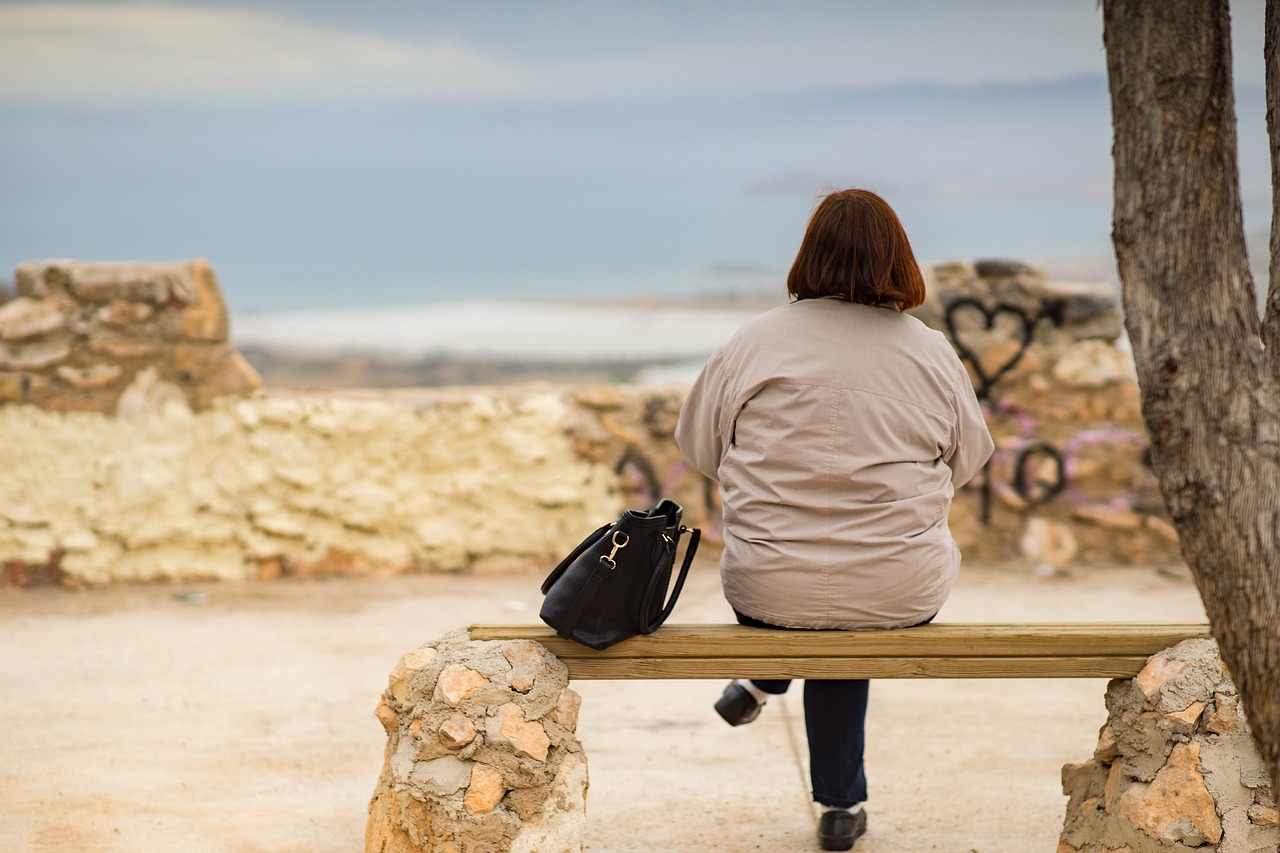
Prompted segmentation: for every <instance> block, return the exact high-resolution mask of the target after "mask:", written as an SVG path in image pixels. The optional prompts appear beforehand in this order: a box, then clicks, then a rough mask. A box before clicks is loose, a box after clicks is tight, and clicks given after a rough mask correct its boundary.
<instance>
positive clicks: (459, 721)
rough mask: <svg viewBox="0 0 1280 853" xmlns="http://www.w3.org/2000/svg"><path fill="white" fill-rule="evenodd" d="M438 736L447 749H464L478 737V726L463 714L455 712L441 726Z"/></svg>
mask: <svg viewBox="0 0 1280 853" xmlns="http://www.w3.org/2000/svg"><path fill="white" fill-rule="evenodd" d="M437 736H438V737H439V739H440V743H441V744H442V745H443V746H444V748H445V749H453V750H457V749H462V748H463V747H465V746H467V745H468V744H470V743H471V742H472V741H474V740H475V739H476V727H475V726H474V725H472V723H471V721H470V720H468V719H467V718H466V717H465V716H463V715H462V714H454V715H453V716H452V717H450V718H449V719H447V720H445V722H444V723H443V725H441V726H440V731H439V733H438V735H437Z"/></svg>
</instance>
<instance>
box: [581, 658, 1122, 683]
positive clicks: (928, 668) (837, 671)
mask: <svg viewBox="0 0 1280 853" xmlns="http://www.w3.org/2000/svg"><path fill="white" fill-rule="evenodd" d="M1146 662H1147V658H1146V657H1145V656H1141V655H1138V656H1117V657H998V658H982V657H968V658H901V657H898V658H832V657H822V658H778V659H775V660H768V659H766V658H632V659H625V658H597V659H590V658H572V659H568V660H564V663H565V665H566V666H567V667H568V668H569V677H570V678H572V679H595V680H600V679H642V678H643V679H649V678H664V679H665V678H716V679H719V678H1130V677H1132V676H1134V675H1137V674H1138V672H1140V671H1141V670H1142V667H1143V666H1144V665H1145V664H1146Z"/></svg>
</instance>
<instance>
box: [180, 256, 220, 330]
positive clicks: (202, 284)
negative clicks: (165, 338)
mask: <svg viewBox="0 0 1280 853" xmlns="http://www.w3.org/2000/svg"><path fill="white" fill-rule="evenodd" d="M189 270H190V287H189V288H188V290H187V292H186V293H185V294H183V295H184V296H185V297H186V301H187V303H188V304H187V305H186V307H185V308H184V309H183V311H182V336H183V337H185V338H186V339H187V340H189V341H209V342H216V343H221V342H224V341H226V339H227V309H226V304H225V303H224V302H223V300H222V291H221V289H219V287H218V278H217V276H215V275H214V273H213V267H211V266H210V265H209V262H208V261H206V260H204V259H200V260H196V261H192V262H191V264H190V267H189Z"/></svg>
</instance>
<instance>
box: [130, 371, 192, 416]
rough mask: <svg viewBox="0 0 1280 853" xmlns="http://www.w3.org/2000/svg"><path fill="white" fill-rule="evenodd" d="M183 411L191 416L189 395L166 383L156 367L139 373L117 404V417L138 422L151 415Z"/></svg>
mask: <svg viewBox="0 0 1280 853" xmlns="http://www.w3.org/2000/svg"><path fill="white" fill-rule="evenodd" d="M169 411H182V412H186V413H188V414H190V412H191V407H190V405H189V404H188V402H187V395H186V394H184V393H182V389H181V388H179V387H178V386H177V385H174V384H173V383H171V382H164V381H162V380H161V379H160V377H159V374H157V373H156V369H155V368H154V367H148V368H146V369H145V370H140V371H138V373H137V375H135V376H134V377H133V381H132V382H130V383H129V386H128V387H127V388H125V389H124V392H123V393H121V395H120V399H119V401H118V402H117V403H116V416H117V417H119V418H121V419H124V420H138V419H140V418H143V417H145V416H147V415H151V414H164V413H167V412H169Z"/></svg>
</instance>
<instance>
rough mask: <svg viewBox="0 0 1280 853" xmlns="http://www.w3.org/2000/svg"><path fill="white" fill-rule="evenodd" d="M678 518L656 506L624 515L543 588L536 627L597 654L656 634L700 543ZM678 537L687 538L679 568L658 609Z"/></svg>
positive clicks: (670, 507) (669, 507) (665, 506)
mask: <svg viewBox="0 0 1280 853" xmlns="http://www.w3.org/2000/svg"><path fill="white" fill-rule="evenodd" d="M683 513H684V510H683V509H682V508H681V507H680V505H679V504H677V503H675V502H674V501H669V500H661V501H659V502H658V504H657V505H656V506H655V507H654V508H653V509H651V510H647V511H640V510H633V509H629V510H627V511H626V512H624V513H623V514H622V516H621V517H620V518H619V519H618V520H617V521H615V522H612V523H610V524H606V525H604V526H603V527H601V528H600V529H598V530H596V531H595V532H594V533H592V534H591V535H590V536H588V537H587V538H586V539H584V540H582V544H580V545H579V546H578V547H577V548H574V549H573V553H571V554H569V556H567V557H565V558H564V559H563V560H561V561H560V565H558V566H556V567H555V569H554V570H553V571H552V572H551V574H550V575H548V576H547V579H546V580H545V581H543V583H542V594H543V595H545V596H546V599H545V600H544V601H543V602H542V611H541V613H540V614H539V615H540V616H541V617H542V621H543V622H546V623H547V624H548V625H550V626H551V627H552V628H555V629H556V633H557V634H559V635H560V636H561V637H566V638H568V639H570V640H575V641H577V642H579V643H582V645H584V646H588V647H590V648H593V649H597V650H599V649H607V648H608V647H609V646H612V645H613V644H614V643H618V642H621V641H622V640H625V639H627V638H628V637H634V636H635V635H636V634H651V633H653V632H654V631H656V630H657V629H658V627H659V626H660V625H662V623H663V622H665V621H666V620H667V617H668V616H670V615H671V610H672V608H674V607H675V606H676V599H677V598H679V597H680V590H681V589H683V588H684V579H685V576H686V575H688V574H689V565H690V564H691V563H692V562H693V555H694V554H696V553H697V552H698V541H699V539H701V537H702V531H700V530H698V529H697V528H696V527H695V528H689V527H685V526H684V525H682V524H681V523H680V517H681V515H683ZM684 533H690V534H691V535H690V537H689V543H688V545H687V546H686V547H685V554H684V562H683V563H682V564H681V566H680V574H679V576H678V577H677V578H676V582H675V586H674V587H673V588H672V590H671V595H670V597H669V598H668V599H667V601H666V603H665V604H664V603H663V598H664V597H665V596H666V593H667V586H668V585H669V584H670V582H671V571H672V569H673V567H674V566H675V560H676V547H677V546H678V545H679V543H680V536H681V535H682V534H684Z"/></svg>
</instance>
